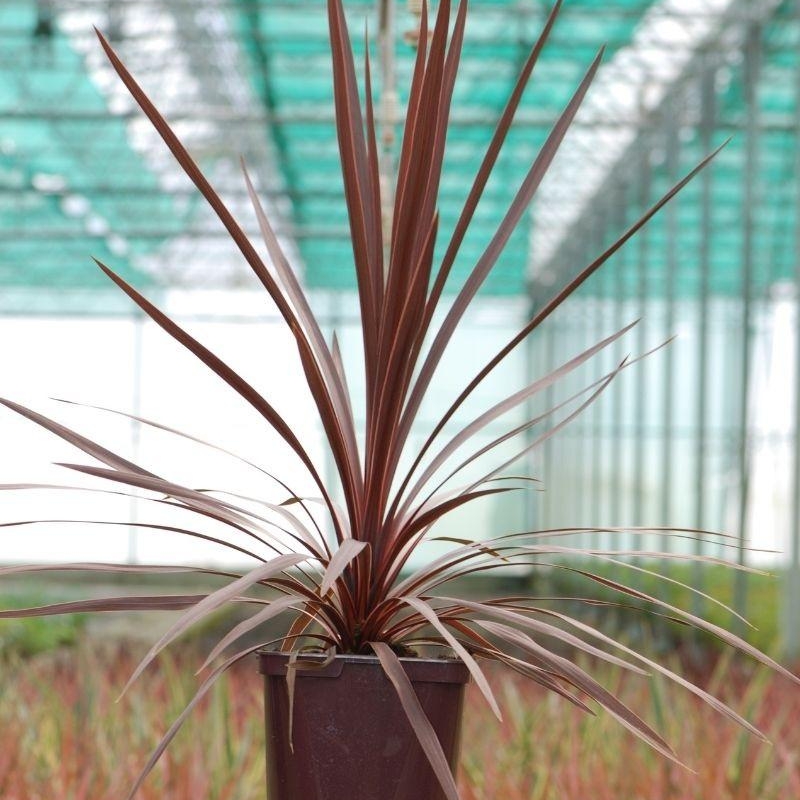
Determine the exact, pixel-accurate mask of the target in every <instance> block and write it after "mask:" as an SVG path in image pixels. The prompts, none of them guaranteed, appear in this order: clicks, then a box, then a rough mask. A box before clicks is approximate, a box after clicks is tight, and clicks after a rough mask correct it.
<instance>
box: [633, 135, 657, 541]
mask: <svg viewBox="0 0 800 800" xmlns="http://www.w3.org/2000/svg"><path fill="white" fill-rule="evenodd" d="M639 137H640V143H641V144H640V146H641V147H642V154H641V167H640V173H639V192H638V198H637V202H638V204H639V208H638V209H637V213H642V212H643V211H644V210H645V209H646V208H647V207H648V206H649V205H650V191H651V186H650V182H651V177H652V174H651V161H650V150H651V139H650V136H649V133H648V132H646V131H640V133H639ZM638 237H639V242H638V252H637V258H636V279H637V280H636V293H637V305H638V316H639V324H638V325H637V326H636V327H637V329H638V330H637V334H636V343H637V350H638V351H639V352H640V353H644V352H645V350H646V347H647V299H648V298H647V291H648V280H647V268H648V260H649V257H650V233H649V230H648V228H647V226H645V227H644V229H643V230H641V231H640V232H639V234H638ZM649 366H650V365H649V364H648V362H647V361H646V360H645V361H644V362H641V363H640V364H637V366H636V367H634V369H635V370H636V382H635V384H634V385H635V387H636V388H635V393H636V395H635V398H634V404H633V408H632V418H633V422H634V442H633V475H634V490H633V509H632V510H633V514H632V523H633V525H636V526H641V525H644V494H645V490H646V486H647V481H646V480H645V476H646V473H647V463H646V460H645V437H646V435H647V430H646V421H647V403H646V401H645V398H646V396H647V385H648V380H647V373H648V369H649ZM630 539H631V542H632V544H633V548H632V549H634V550H636V549H639V545H640V544H641V537H640V536H638V535H636V534H633V535H632V536H631V537H630ZM642 549H645V548H642Z"/></svg>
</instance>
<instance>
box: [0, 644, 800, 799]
mask: <svg viewBox="0 0 800 800" xmlns="http://www.w3.org/2000/svg"><path fill="white" fill-rule="evenodd" d="M188 649H191V648H188ZM185 657H186V659H187V660H186V662H184V654H183V653H182V654H181V656H180V660H179V661H177V662H176V661H175V660H173V658H172V657H166V658H164V659H161V660H160V661H159V664H158V666H157V668H156V670H155V672H154V674H153V676H152V680H151V682H150V683H149V684H148V685H147V688H146V689H143V690H141V691H135V692H132V693H131V694H129V695H128V696H126V697H125V698H124V699H123V700H122V701H121V703H120V704H119V705H115V703H114V699H115V697H116V696H117V695H118V693H119V687H120V685H121V684H122V683H123V682H124V680H125V679H126V677H127V675H128V674H129V673H130V670H131V669H132V667H133V665H134V659H133V656H132V654H131V653H130V652H129V649H128V648H126V647H124V646H120V645H118V644H117V645H112V644H110V643H108V642H105V643H103V642H97V641H95V642H94V643H92V644H91V645H89V644H87V643H84V644H82V645H79V646H78V647H77V649H76V650H74V651H72V652H71V653H69V654H66V653H65V652H64V651H52V652H49V653H40V654H39V655H38V656H36V657H35V658H33V659H25V660H23V659H20V658H18V657H15V656H11V657H9V656H8V655H7V656H6V658H5V661H4V664H3V691H2V693H0V796H2V797H3V800H45V798H47V799H48V800H49V798H53V797H59V798H69V800H112V798H114V797H118V796H120V795H121V794H123V793H124V792H125V791H127V789H128V788H129V786H130V784H131V782H132V780H133V779H134V777H135V776H136V774H137V773H138V771H139V769H140V768H141V763H142V761H143V760H144V759H145V758H146V756H147V754H148V753H149V751H150V750H151V748H152V747H153V745H154V743H155V742H156V741H157V740H158V739H159V738H160V736H161V735H162V734H163V730H164V724H165V718H166V719H171V718H172V717H173V716H175V715H177V714H178V713H179V712H180V710H181V709H182V708H183V706H184V705H185V703H186V702H187V701H188V700H189V698H190V697H191V696H192V694H193V693H194V691H195V688H196V686H195V683H194V680H193V679H192V677H191V672H192V670H191V669H189V668H188V667H189V666H190V665H191V664H193V663H196V661H195V659H196V656H194V655H191V654H188V653H187V654H186V655H185ZM584 666H586V665H585V664H584ZM673 666H675V665H674V664H673ZM595 669H596V667H595ZM705 669H706V671H705V674H703V675H701V674H699V673H697V674H695V675H694V676H693V677H695V678H696V679H697V680H698V681H699V682H700V683H701V684H703V685H705V686H706V687H711V688H714V690H715V691H717V692H719V694H720V697H721V698H722V699H723V700H726V701H727V702H731V703H733V704H734V705H735V706H736V707H737V708H744V709H745V711H746V713H747V715H748V718H751V719H753V721H754V722H756V724H758V725H759V726H761V728H762V729H763V730H764V731H765V733H766V734H767V736H768V737H769V738H770V740H771V741H772V745H769V744H764V743H761V742H758V741H757V740H755V739H754V738H753V737H751V736H748V735H747V734H746V733H744V732H740V731H739V730H737V728H736V727H735V726H734V725H732V724H728V723H724V722H720V720H719V718H718V717H717V716H716V715H715V714H714V712H713V711H711V710H710V709H708V708H706V707H704V706H703V704H702V703H700V702H699V701H696V700H695V698H693V697H691V696H690V695H688V694H687V693H686V692H682V691H671V690H668V689H667V688H666V687H665V686H663V685H662V683H661V682H660V681H659V680H655V679H654V680H653V681H651V682H645V683H642V682H639V681H635V680H632V681H627V682H626V681H624V680H622V679H621V677H620V676H619V675H618V674H615V673H614V672H612V671H611V670H609V669H607V668H604V667H600V668H599V672H597V673H596V674H598V677H599V678H600V680H601V681H602V682H603V683H605V684H606V685H608V686H609V687H612V688H619V689H620V693H621V697H622V698H623V699H624V700H625V701H626V702H628V703H630V704H631V705H632V706H633V707H635V708H638V709H648V708H649V709H650V712H649V713H648V714H646V716H648V718H653V719H654V720H656V721H658V724H659V728H660V729H661V730H663V731H664V732H665V733H666V735H667V736H668V737H669V739H670V741H671V742H672V743H673V744H674V745H675V749H676V751H677V752H678V753H679V755H681V756H682V757H683V758H685V759H686V761H687V762H688V764H689V766H691V767H692V768H693V769H694V770H696V774H694V773H691V772H689V771H687V770H683V769H681V768H680V767H677V766H675V765H670V764H668V763H666V762H665V761H664V760H663V759H662V758H660V757H659V756H658V755H657V754H654V753H652V752H650V751H649V748H647V747H646V746H645V745H644V744H641V743H637V742H636V741H635V740H634V739H633V738H632V737H631V736H629V735H628V734H626V733H625V732H624V731H623V730H622V729H621V728H620V727H619V726H618V725H617V724H616V723H615V722H614V721H613V720H611V719H605V718H602V717H599V718H593V717H587V716H586V715H584V714H581V713H579V712H577V711H576V713H572V712H571V711H569V710H568V709H566V708H565V704H564V703H563V702H562V701H560V700H559V699H557V698H555V697H552V696H547V695H546V694H545V693H544V692H543V691H540V690H538V689H537V688H535V687H533V686H531V685H528V683H527V682H524V681H521V680H517V679H515V678H513V677H510V676H509V675H507V674H497V675H492V682H493V684H494V685H495V686H496V688H497V690H498V695H499V696H500V697H501V698H502V699H503V700H505V701H506V702H505V703H504V705H505V707H506V708H507V709H509V712H508V714H507V715H506V719H505V720H504V722H503V723H502V724H501V723H498V722H497V721H496V720H495V719H494V718H493V716H492V715H491V712H490V711H489V710H488V709H486V708H485V704H483V703H482V699H481V698H480V696H479V693H478V692H477V691H476V689H475V687H474V686H473V687H471V689H470V692H469V694H468V711H467V714H466V716H465V729H464V740H463V747H462V769H461V774H460V778H459V786H460V789H461V791H462V794H463V797H464V798H465V800H496V798H499V797H503V798H509V800H585V799H586V798H587V797H591V798H597V800H619V798H621V797H624V798H626V800H787V798H794V797H798V796H800V758H798V753H800V700H798V696H797V692H787V688H788V687H787V686H786V685H784V682H783V681H782V679H780V678H777V677H775V676H774V675H772V674H770V673H769V671H767V670H762V669H753V668H744V667H742V666H740V665H735V664H734V665H732V664H731V663H730V662H729V661H727V660H725V659H722V660H720V661H718V663H717V664H716V666H710V662H709V665H708V666H707V667H706V668H705ZM260 704H261V686H260V685H259V682H258V681H257V680H254V676H253V670H252V668H251V666H248V665H242V666H240V667H239V668H237V669H235V670H234V671H233V672H232V673H231V674H230V675H229V676H227V677H226V678H225V679H223V680H222V681H221V682H220V684H219V685H218V686H217V687H216V688H215V689H214V690H213V692H212V694H211V695H210V697H209V698H207V700H206V701H204V702H203V704H202V706H201V707H200V708H199V709H198V710H197V712H196V716H195V717H194V719H193V722H192V724H191V725H189V726H187V727H186V729H185V730H184V731H183V732H182V733H181V734H179V736H178V737H177V738H176V740H175V741H174V742H173V745H172V746H171V747H170V748H169V749H168V751H167V753H166V754H165V756H164V757H163V759H162V760H161V762H160V764H159V766H158V767H157V768H156V770H155V771H154V772H153V774H152V775H151V777H150V779H149V780H148V781H147V782H146V783H145V785H144V786H143V787H142V789H141V797H142V800H163V798H183V797H194V796H202V797H213V798H214V799H215V800H261V798H262V797H263V791H264V789H263V786H264V741H263V738H264V726H263V723H262V720H261V718H260V715H258V714H254V713H253V709H254V708H258V707H260Z"/></svg>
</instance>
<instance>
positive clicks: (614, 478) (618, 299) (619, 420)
mask: <svg viewBox="0 0 800 800" xmlns="http://www.w3.org/2000/svg"><path fill="white" fill-rule="evenodd" d="M627 202H628V192H627V185H626V184H625V183H620V185H619V189H618V194H617V204H618V205H617V214H618V226H617V227H618V228H619V230H620V231H621V230H624V228H625V225H626V222H627V218H628V208H627ZM627 254H628V250H626V248H625V247H623V248H622V250H621V251H620V252H619V253H617V255H616V257H615V258H614V261H613V265H614V284H613V289H612V291H613V300H612V302H613V306H614V308H613V315H614V326H613V327H614V330H619V329H620V328H621V327H622V326H623V325H624V324H625V322H624V315H625V311H626V307H625V292H626V287H625V272H626V270H627V261H628V258H627ZM610 388H611V392H612V398H613V401H614V406H613V416H612V424H611V432H612V437H613V438H612V441H611V447H609V448H608V449H609V453H610V455H611V465H610V471H609V477H610V481H611V487H612V489H611V491H612V495H611V503H610V511H611V520H610V521H611V525H612V526H619V525H621V524H623V522H624V521H625V520H623V513H622V511H623V506H622V496H623V491H622V489H623V484H622V481H623V473H624V470H623V466H622V465H623V455H624V452H625V451H624V448H623V442H622V438H623V424H624V421H625V408H624V399H625V392H624V391H623V390H624V386H623V384H622V381H619V380H617V381H615V384H614V385H612V387H610ZM610 538H611V542H612V547H618V546H619V540H620V537H619V536H618V535H612V536H611V537H610Z"/></svg>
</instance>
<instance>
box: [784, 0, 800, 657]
mask: <svg viewBox="0 0 800 800" xmlns="http://www.w3.org/2000/svg"><path fill="white" fill-rule="evenodd" d="M794 16H795V21H796V24H800V0H797V3H796V5H795V15H794ZM794 114H795V119H794V131H793V134H794V142H793V144H794V151H795V154H796V158H795V165H794V171H795V186H796V187H797V194H796V195H795V213H796V216H795V225H794V241H795V246H794V253H795V273H794V334H795V340H794V348H795V353H794V354H795V364H794V453H793V459H792V483H791V486H792V487H793V492H792V507H791V514H792V517H791V526H790V534H791V541H790V544H789V563H788V565H787V569H786V577H785V586H784V597H783V609H782V617H783V619H782V629H783V630H782V633H783V647H784V652H785V655H786V657H787V658H788V659H797V658H800V147H798V141H800V58H797V60H796V63H795V98H794Z"/></svg>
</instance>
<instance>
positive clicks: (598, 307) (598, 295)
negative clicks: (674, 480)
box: [587, 207, 609, 546]
mask: <svg viewBox="0 0 800 800" xmlns="http://www.w3.org/2000/svg"><path fill="white" fill-rule="evenodd" d="M596 219H597V224H596V226H595V231H594V236H593V245H592V246H593V248H594V249H595V250H596V251H597V252H600V251H601V250H602V247H603V243H604V239H605V224H606V208H605V207H601V208H600V209H598V212H597V218H596ZM598 278H599V279H600V280H598ZM593 286H594V287H596V288H595V291H594V292H593V295H594V326H593V333H592V339H594V341H596V342H599V341H600V340H601V339H602V338H603V336H604V335H605V330H604V322H605V320H604V319H603V309H604V308H605V297H604V296H603V295H604V288H605V279H604V277H603V276H600V275H598V276H596V277H595V279H594V283H593ZM602 363H603V356H602V355H601V356H600V358H599V359H597V360H596V364H600V365H601V364H602ZM594 373H596V374H595V377H600V375H602V374H603V373H602V372H601V371H600V370H599V369H597V368H596V369H595V370H594ZM608 402H609V398H607V397H604V398H602V400H601V402H600V403H595V406H594V408H593V409H592V461H591V472H590V474H591V487H590V491H589V497H590V508H591V518H590V519H589V520H587V523H588V524H589V525H603V524H605V521H604V520H603V519H602V516H601V514H600V486H601V480H602V472H603V461H602V454H603V444H604V440H603V437H604V426H603V410H604V406H606V405H607V404H608ZM592 540H593V541H594V542H597V540H598V537H597V535H594V536H593V537H592ZM598 546H599V542H598Z"/></svg>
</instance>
